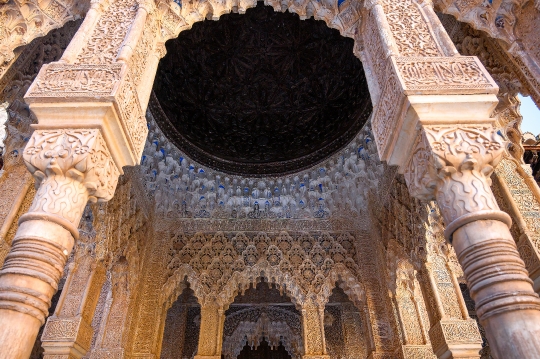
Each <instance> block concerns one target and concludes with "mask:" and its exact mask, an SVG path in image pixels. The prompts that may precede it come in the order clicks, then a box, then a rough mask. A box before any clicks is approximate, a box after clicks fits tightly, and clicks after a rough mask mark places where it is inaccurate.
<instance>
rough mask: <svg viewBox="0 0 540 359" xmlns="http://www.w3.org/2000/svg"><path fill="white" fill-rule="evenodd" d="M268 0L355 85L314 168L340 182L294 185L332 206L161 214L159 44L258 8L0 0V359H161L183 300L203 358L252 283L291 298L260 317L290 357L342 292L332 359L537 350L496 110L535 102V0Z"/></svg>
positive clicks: (519, 205)
mask: <svg viewBox="0 0 540 359" xmlns="http://www.w3.org/2000/svg"><path fill="white" fill-rule="evenodd" d="M265 3H266V4H267V5H270V6H272V7H273V8H274V9H275V11H286V10H288V11H290V12H294V13H296V14H298V15H299V16H300V17H301V18H302V19H304V18H308V17H311V16H313V17H315V18H316V19H320V20H324V21H325V22H326V23H327V25H328V26H329V27H332V28H336V29H338V30H339V31H340V33H341V34H342V35H343V36H347V37H351V38H353V39H354V41H355V49H354V51H355V54H356V55H357V56H358V57H359V58H360V59H361V61H362V64H363V66H364V70H365V73H366V76H367V77H368V84H369V89H370V94H371V99H372V102H373V105H374V112H373V115H372V117H371V120H370V123H369V124H368V125H367V126H366V127H365V128H364V129H363V130H362V132H361V133H360V134H359V135H358V136H357V138H356V139H355V140H354V143H353V144H351V145H350V146H349V147H350V148H349V147H347V148H346V149H345V150H343V151H344V152H343V153H341V154H339V155H343V154H345V156H342V157H343V158H345V160H344V163H343V164H342V165H341V166H338V165H336V166H335V167H336V168H334V169H330V167H329V169H328V171H329V172H330V171H331V170H332V171H334V172H333V173H334V174H336V173H337V174H339V173H340V171H342V172H348V174H350V173H352V174H353V176H352V177H354V178H351V177H350V176H349V177H346V176H342V177H339V176H338V175H335V176H333V177H332V178H330V177H328V176H326V177H325V176H324V175H323V174H319V175H318V176H319V177H317V176H315V175H312V174H311V172H309V171H308V172H309V174H308V172H306V173H302V174H299V175H298V176H297V177H294V176H292V177H291V178H292V181H293V182H294V181H298V182H301V181H304V182H306V180H305V178H308V179H309V181H311V182H313V183H311V182H309V181H308V182H309V183H305V185H306V187H307V188H310V187H311V186H312V185H313V186H315V187H316V186H317V185H318V184H320V183H324V184H325V185H327V184H329V183H330V182H331V183H332V185H335V187H336V188H339V191H341V192H343V193H341V194H339V193H338V194H336V195H335V198H337V199H336V200H335V202H336V203H335V204H334V206H333V210H332V211H327V210H326V208H319V210H320V212H317V213H314V212H313V211H311V212H310V211H309V210H305V211H304V212H305V213H304V212H302V211H297V214H296V215H294V214H293V215H292V216H283V217H281V216H277V217H275V218H274V217H272V216H270V215H268V213H269V212H268V211H267V212H263V211H260V210H259V208H258V207H257V208H256V209H255V210H254V209H253V205H252V203H251V202H249V198H248V202H249V203H248V204H245V203H244V204H240V205H239V208H240V210H239V211H238V213H237V209H235V210H234V216H233V214H232V212H231V211H228V209H227V208H224V209H223V208H222V209H219V208H218V209H212V206H211V205H206V204H205V205H204V206H203V207H201V205H200V204H192V205H191V207H189V208H184V207H182V208H180V207H179V206H175V204H174V203H170V204H167V200H166V197H167V196H168V193H169V192H167V190H166V189H164V188H166V185H165V184H164V183H165V182H164V181H163V178H165V177H167V176H169V175H171V174H172V173H177V172H181V173H183V172H182V171H184V170H186V168H184V167H181V166H179V165H177V164H176V162H175V165H172V164H171V163H170V162H171V160H172V159H171V160H169V158H170V157H166V156H165V155H164V154H163V153H164V152H162V151H160V146H164V145H162V144H160V143H163V142H164V141H165V140H164V137H163V135H162V134H161V132H160V130H159V128H157V126H156V124H155V122H154V119H153V116H154V115H155V114H154V113H153V112H152V111H147V107H148V103H149V99H150V97H151V89H152V86H151V85H152V83H153V80H154V76H155V74H156V69H157V66H158V62H159V60H160V58H161V57H163V56H164V55H165V47H164V43H165V41H166V40H168V39H172V38H175V37H177V36H178V34H179V33H180V32H181V31H183V30H186V29H189V28H190V27H191V26H192V25H193V24H194V23H195V22H198V21H202V20H203V19H205V18H208V19H210V18H211V19H214V20H218V19H219V17H220V16H221V15H222V14H225V13H229V12H231V11H233V12H239V13H244V12H245V11H246V9H248V8H250V7H253V6H255V2H254V1H243V0H241V1H202V0H201V1H190V2H182V4H181V6H179V5H178V4H177V3H175V2H170V3H169V2H164V1H161V0H159V1H156V2H154V1H137V0H96V1H92V2H90V3H89V4H87V3H84V2H77V3H75V2H74V3H70V2H61V1H58V0H52V1H50V2H44V3H41V2H32V1H28V2H20V1H13V0H11V1H9V2H7V3H6V4H4V5H0V18H1V19H2V20H1V25H0V29H2V31H1V32H0V51H1V54H2V57H1V58H0V60H1V61H2V64H0V66H2V67H1V68H0V76H2V77H1V78H0V89H1V90H2V91H3V92H2V95H1V96H2V101H5V102H8V103H9V107H8V114H9V116H10V119H9V121H8V124H7V132H8V137H7V139H6V141H5V142H6V149H5V152H4V153H5V155H4V173H3V174H2V177H0V187H1V193H2V200H1V203H0V219H1V223H2V225H1V228H0V261H2V262H3V267H2V269H1V271H0V358H2V359H4V358H6V359H8V358H9V359H12V358H24V359H26V358H29V357H30V356H31V355H35V351H36V350H37V351H39V350H40V349H39V347H40V346H41V347H43V349H44V357H45V358H48V359H53V358H55V359H58V358H82V357H85V358H157V357H159V356H160V352H162V348H166V347H167V345H168V342H167V341H168V340H172V339H170V337H168V336H167V335H166V328H167V325H168V324H166V318H167V312H168V310H172V309H173V308H175V305H184V307H186V306H189V305H191V306H194V307H197V308H199V309H197V310H199V313H200V314H199V315H198V321H197V323H198V324H197V328H199V329H198V330H199V336H198V340H197V343H198V344H197V345H196V346H197V350H196V355H195V358H198V359H211V358H213V359H217V358H221V354H222V347H223V348H228V345H229V344H228V343H229V342H230V341H232V339H231V338H232V337H233V336H234V335H237V334H234V333H232V332H231V333H229V334H230V336H228V334H227V333H228V332H227V331H225V335H224V326H225V323H226V321H227V320H228V319H227V318H229V316H230V315H232V314H230V311H228V310H229V309H230V306H231V304H233V302H234V301H235V298H238V296H241V295H242V294H244V293H246V292H249V290H250V288H252V287H253V288H254V287H256V286H257V283H258V281H259V280H260V277H261V276H262V277H264V280H265V281H266V282H268V283H270V284H271V285H272V286H275V287H276V288H277V289H278V290H279V291H280V292H281V294H282V295H284V296H286V297H288V298H290V300H291V301H292V302H293V303H294V308H295V310H296V311H297V315H298V318H299V321H298V323H299V325H298V327H296V326H294V325H292V324H290V323H289V324H287V323H286V322H285V321H283V322H280V323H281V324H280V323H278V324H279V325H282V324H283V328H284V330H283V332H284V333H286V332H287V330H289V331H290V332H291V333H292V334H291V336H298V337H300V338H301V341H302V343H300V345H301V353H300V354H299V355H300V356H301V357H302V358H309V359H322V358H337V356H335V355H334V352H333V350H334V349H330V348H335V347H336V346H335V345H334V344H335V343H334V342H332V339H331V338H333V337H334V334H332V333H331V331H332V328H334V326H333V324H332V320H330V319H329V318H334V317H335V315H334V316H333V317H332V316H331V311H330V310H329V309H328V307H329V303H330V302H331V300H330V298H332V295H333V294H332V293H334V292H335V291H336V290H338V289H339V290H340V291H342V292H343V293H345V295H346V296H347V298H348V299H349V300H350V303H348V304H347V305H343V306H342V307H340V308H342V310H341V317H340V318H339V322H340V323H341V324H342V326H341V329H340V330H341V332H342V337H343V343H341V344H342V346H343V347H344V348H345V350H344V352H346V354H344V355H346V356H344V357H347V358H360V357H367V358H373V359H375V358H380V359H382V358H388V359H390V358H435V357H436V358H441V359H446V358H479V357H480V356H481V355H482V356H483V357H485V358H488V357H489V356H488V355H491V356H492V357H493V358H499V359H510V358H520V359H523V358H531V359H532V358H539V357H540V341H539V340H538V339H537V338H538V336H539V335H540V300H539V298H538V295H537V294H536V293H535V291H539V290H540V247H538V238H539V235H538V233H539V232H538V231H539V230H540V226H539V222H538V221H539V218H540V191H539V189H538V186H537V185H536V183H535V182H534V180H533V179H532V177H531V175H530V170H529V169H528V168H527V166H525V165H522V161H521V156H522V154H523V149H522V147H521V145H520V137H521V136H520V131H519V122H520V115H519V103H518V102H517V100H516V96H517V94H518V93H523V94H528V95H531V97H532V98H533V99H534V100H535V102H536V103H537V104H538V103H540V83H539V81H540V67H539V64H540V53H539V52H538V51H539V49H540V44H538V42H539V40H538V36H537V34H538V33H539V31H540V29H539V27H538V18H539V15H540V4H539V3H538V1H536V2H535V1H532V0H529V1H525V0H523V1H509V0H498V1H483V0H479V1H450V0H439V1H434V3H432V2H431V1H427V0H425V1H422V0H403V1H390V0H365V1H352V0H347V1H345V2H343V3H341V2H340V5H339V6H338V5H337V1H336V2H330V1H322V2H316V1H294V2H287V1H272V0H269V1H266V2H265ZM436 11H437V13H436ZM81 17H84V20H78V21H76V22H68V21H70V20H76V19H78V18H81ZM64 24H65V25H64ZM55 28H58V29H57V30H52V29H55ZM51 30H52V31H51ZM535 35H536V36H535ZM38 37H39V38H38ZM34 38H35V40H34V41H32V40H33V39H34ZM26 44H27V45H26ZM22 45H25V46H24V47H22ZM38 72H39V73H38ZM23 96H24V100H23ZM24 102H26V103H27V104H28V105H29V108H28V106H26V105H25V103H24ZM145 113H146V116H145ZM30 124H32V125H31V126H30ZM358 146H362V151H357V152H355V151H354V150H355V148H357V147H358ZM351 149H352V150H353V153H352V154H350V153H351ZM141 158H142V160H141ZM336 158H337V157H336ZM141 161H142V162H141ZM23 163H24V164H23ZM24 165H26V168H27V169H28V170H29V171H30V174H31V175H30V174H28V173H27V170H26V169H25V166H24ZM175 166H176V167H175ZM177 167H178V168H177ZM317 168H318V167H317ZM175 171H176V172H175ZM206 172H209V171H206ZM189 173H191V174H190V175H189V176H187V181H188V186H192V188H193V189H194V190H196V189H197V188H198V187H199V186H200V184H201V183H202V182H204V183H210V182H212V181H213V182H212V183H214V184H215V186H216V187H218V184H219V183H220V182H219V181H220V177H219V176H217V175H214V177H212V175H211V174H204V171H202V172H199V173H192V172H189ZM205 181H206V182H205ZM317 181H319V182H317ZM325 181H326V182H325ZM332 181H333V182H332ZM285 182H286V181H284V183H285ZM359 183H361V184H362V185H359ZM34 184H35V189H34V186H33V185H34ZM246 186H247V185H246ZM283 186H285V184H283ZM207 187H208V186H207ZM223 187H224V188H225V187H227V184H226V183H225V184H224V185H223ZM249 187H250V193H252V192H253V191H260V192H264V191H265V190H266V189H267V188H270V186H269V185H267V184H265V183H264V181H255V182H254V183H249ZM309 191H313V189H311V188H310V189H309ZM309 191H308V192H309ZM214 195H215V197H216V198H218V197H219V196H221V195H222V194H220V192H219V191H216V193H215V194H214ZM336 196H337V197H336ZM339 196H341V197H339ZM263 197H264V196H263ZM208 198H212V197H211V196H208ZM253 198H255V197H253ZM346 198H355V199H356V202H354V201H352V202H354V203H350V202H351V201H349V202H347V201H346ZM164 203H166V205H164ZM246 208H247V209H246ZM188 212H189V214H188ZM261 213H262V214H261ZM321 213H322V214H321ZM284 217H286V218H284ZM289 217H290V218H289ZM232 218H234V219H232ZM276 218H277V219H276ZM66 264H67V265H66ZM336 283H337V288H336ZM59 288H60V289H62V290H61V295H55V293H56V292H57V291H58V289H59ZM189 291H191V292H192V295H193V296H194V297H195V298H196V301H195V302H196V303H195V302H192V304H189V305H188V304H185V303H184V304H182V303H180V304H177V303H179V302H178V301H177V298H178V300H180V298H183V297H184V296H185V293H187V292H189ZM59 293H60V292H59ZM469 293H470V297H468V295H469ZM472 301H474V303H475V306H471V303H472ZM52 302H54V305H55V309H54V312H53V313H49V307H50V306H51V303H52ZM193 303H195V304H193ZM187 313H188V314H189V313H190V312H189V311H188V312H187ZM184 315H186V314H184ZM260 318H262V317H260ZM183 320H184V321H187V319H185V318H184V319H183ZM259 320H262V319H259ZM255 322H256V321H254V324H253V325H252V326H249V325H248V324H246V323H245V322H244V324H243V326H242V325H238V328H240V329H241V328H248V329H245V330H247V331H249V330H255V329H253V328H255V327H256V326H255ZM263 322H264V321H261V322H257V323H259V324H258V325H259V326H262V325H267V324H265V323H266V322H264V323H263ZM477 323H478V324H479V325H480V328H483V329H482V330H483V331H485V338H484V341H483V339H482V336H481V334H480V330H479V326H478V324H477ZM43 325H44V328H42V329H41V331H40V328H41V327H42V326H43ZM276 325H277V324H276ZM249 328H251V329H249ZM240 329H237V330H240ZM38 332H39V337H38ZM191 334H192V333H191ZM241 334H243V332H242V333H240V334H239V337H243V336H242V335H241ZM246 334H247V333H246ZM36 338H37V339H38V342H36ZM290 339H291V338H289V340H290ZM486 340H487V342H486ZM486 343H489V347H484V348H483V345H484V346H485V344H486ZM238 344H240V343H237V345H238ZM231 345H233V346H234V343H233V344H231ZM351 348H355V349H354V350H353V349H351ZM347 349H348V351H347ZM235 350H236V349H235ZM291 350H292V349H291ZM33 351H34V352H33ZM487 352H490V354H488V353H487ZM224 354H225V353H224ZM190 355H191V354H190Z"/></svg>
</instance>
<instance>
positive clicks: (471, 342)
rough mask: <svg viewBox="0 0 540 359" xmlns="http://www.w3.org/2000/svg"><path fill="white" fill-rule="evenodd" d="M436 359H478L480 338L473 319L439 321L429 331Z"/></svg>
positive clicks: (480, 345)
mask: <svg viewBox="0 0 540 359" xmlns="http://www.w3.org/2000/svg"><path fill="white" fill-rule="evenodd" d="M429 337H430V339H431V344H432V346H433V350H434V351H435V354H437V358H439V359H457V358H467V359H469V358H480V350H482V337H481V336H480V331H479V330H478V326H477V325H476V321H474V320H473V319H468V320H459V319H454V320H441V321H440V322H438V323H437V324H435V325H434V326H433V327H431V329H430V330H429Z"/></svg>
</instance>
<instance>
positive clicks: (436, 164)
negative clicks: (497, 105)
mask: <svg viewBox="0 0 540 359" xmlns="http://www.w3.org/2000/svg"><path fill="white" fill-rule="evenodd" d="M505 145H506V141H505V140H504V139H503V138H502V137H501V136H500V135H499V134H498V132H497V130H496V129H495V128H493V127H492V126H491V125H486V124H482V125H468V126H450V125H447V126H423V127H422V132H421V134H420V135H419V137H418V139H417V142H416V144H415V146H414V148H413V151H412V155H411V157H410V160H409V163H408V164H407V166H406V168H405V171H404V175H405V179H406V181H407V184H408V187H409V190H410V191H411V194H412V195H413V196H415V197H417V198H419V199H421V200H425V201H430V200H435V199H436V200H437V203H438V205H439V208H440V210H441V213H442V215H443V218H444V219H445V221H446V223H447V228H446V231H445V234H446V236H447V238H450V236H451V234H452V232H453V231H454V230H456V229H457V228H459V227H461V226H462V225H464V224H466V223H469V222H472V221H474V220H477V219H488V218H490V219H497V220H501V221H503V222H505V223H507V224H508V226H510V224H511V219H510V216H508V215H507V214H506V213H504V212H502V211H500V209H499V206H498V205H497V202H496V201H495V197H494V196H493V193H492V191H491V188H490V186H491V179H490V176H491V174H492V173H493V170H494V168H495V166H496V165H497V164H498V163H499V162H500V160H501V159H502V157H503V154H504V151H505Z"/></svg>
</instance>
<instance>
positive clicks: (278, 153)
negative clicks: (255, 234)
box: [150, 2, 372, 176]
mask: <svg viewBox="0 0 540 359" xmlns="http://www.w3.org/2000/svg"><path fill="white" fill-rule="evenodd" d="M166 46H167V55H166V56H165V57H164V58H163V59H162V60H161V62H160V65H159V69H158V73H157V76H156V81H155V85H154V96H153V98H152V101H151V104H150V106H151V111H152V113H153V115H154V116H155V118H156V121H157V123H158V125H159V126H160V128H161V129H162V131H163V132H164V133H165V135H166V136H167V137H168V138H169V140H171V141H172V142H173V143H174V144H175V145H176V146H177V147H178V148H179V149H180V150H182V151H184V152H185V153H186V154H187V155H188V156H190V157H192V158H193V159H194V160H196V161H198V162H200V163H201V164H203V165H206V166H209V167H211V168H214V169H217V170H221V171H224V172H227V173H232V174H239V175H244V176H270V175H281V174H286V173H291V172H296V171H299V170H302V169H305V168H307V167H310V166H312V165H314V164H317V163H318V162H321V161H322V160H324V159H326V158H327V157H328V156H330V155H331V154H333V153H335V152H336V151H338V150H340V149H341V148H342V147H344V146H345V145H346V144H347V143H348V142H349V141H351V140H352V139H353V138H354V136H355V135H356V134H357V133H358V131H359V130H360V129H361V128H362V126H363V125H364V124H365V122H366V121H367V119H368V117H369V116H370V114H371V112H372V105H371V100H370V96H369V91H368V87H367V82H366V78H365V75H364V71H363V69H362V64H361V62H360V60H358V58H356V57H355V56H354V54H353V46H354V42H353V40H352V39H349V38H344V37H342V36H341V35H340V34H339V32H338V31H337V30H333V29H330V28H328V27H327V26H326V24H325V23H324V22H323V21H316V20H313V19H309V20H300V18H299V17H298V16H297V15H296V14H291V13H288V12H287V13H280V12H274V11H273V9H272V8H271V7H268V6H264V5H262V3H261V2H259V3H258V5H257V7H255V8H253V9H249V10H248V11H247V12H246V14H245V15H239V14H228V15H224V16H222V17H221V18H220V20H219V21H204V22H200V23H196V24H195V25H194V26H193V28H192V29H191V30H188V31H184V32H182V33H181V34H180V36H179V37H178V38H177V39H174V40H170V41H168V42H167V44H166Z"/></svg>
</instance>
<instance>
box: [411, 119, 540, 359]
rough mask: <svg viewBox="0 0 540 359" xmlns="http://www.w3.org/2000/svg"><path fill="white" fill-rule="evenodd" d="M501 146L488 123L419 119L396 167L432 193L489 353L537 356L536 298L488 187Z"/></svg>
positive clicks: (539, 311)
mask: <svg viewBox="0 0 540 359" xmlns="http://www.w3.org/2000/svg"><path fill="white" fill-rule="evenodd" d="M504 147H505V142H504V141H503V139H502V137H501V136H500V135H499V134H498V133H497V130H496V129H495V128H493V127H492V126H491V125H490V124H488V123H482V124H469V125H446V126H429V125H425V126H422V129H421V134H420V137H419V138H418V140H417V141H416V144H415V146H414V148H413V151H412V156H411V158H410V161H409V163H408V165H407V167H406V168H405V170H404V173H405V178H406V180H407V184H408V186H409V190H410V191H411V193H412V194H413V195H414V196H416V197H418V198H421V199H432V198H436V199H437V203H438V205H439V208H440V210H441V214H442V216H443V218H444V220H445V222H446V224H447V226H446V230H445V237H446V238H447V240H448V241H449V242H450V243H451V244H453V246H454V248H455V250H456V254H457V257H458V261H459V263H460V264H461V266H462V268H463V271H464V275H465V278H466V279H467V282H468V284H469V288H470V291H471V296H472V298H473V299H474V300H475V302H476V312H477V314H478V317H479V320H480V323H481V324H482V325H483V327H484V328H485V330H486V336H487V338H488V341H489V343H490V347H491V348H492V354H493V356H494V357H495V358H497V359H503V358H504V359H507V358H508V359H509V358H516V359H517V358H520V359H524V358H531V359H532V358H538V357H540V340H538V336H539V335H540V299H539V298H538V295H537V294H536V293H535V292H534V291H533V287H532V281H531V279H529V276H528V273H527V270H526V269H525V265H524V262H523V261H522V260H521V258H520V257H519V254H518V251H517V249H516V243H515V241H514V239H513V238H512V236H511V234H510V230H509V227H510V225H511V219H510V217H509V215H508V214H506V213H504V212H502V211H500V209H499V207H498V205H497V203H496V201H495V198H494V196H493V193H492V192H491V188H490V184H491V180H490V175H491V174H492V172H493V170H494V167H495V166H496V165H497V164H498V162H499V161H500V160H501V158H502V156H503V152H504Z"/></svg>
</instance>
